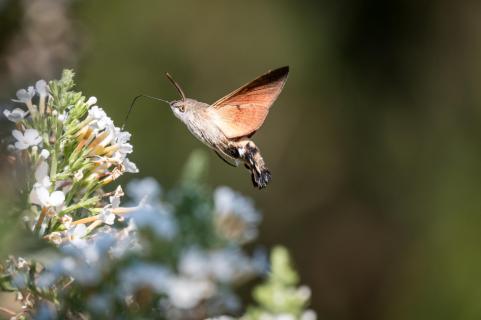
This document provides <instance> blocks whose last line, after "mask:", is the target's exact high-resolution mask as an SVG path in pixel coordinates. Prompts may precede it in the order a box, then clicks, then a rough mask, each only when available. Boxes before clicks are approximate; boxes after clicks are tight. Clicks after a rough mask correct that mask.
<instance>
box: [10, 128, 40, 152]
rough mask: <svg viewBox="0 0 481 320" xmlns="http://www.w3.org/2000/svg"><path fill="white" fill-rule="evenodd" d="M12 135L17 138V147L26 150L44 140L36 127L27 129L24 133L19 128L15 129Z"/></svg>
mask: <svg viewBox="0 0 481 320" xmlns="http://www.w3.org/2000/svg"><path fill="white" fill-rule="evenodd" d="M12 135H13V136H14V137H15V139H17V142H15V147H16V148H17V149H18V150H25V149H28V148H29V147H31V146H35V145H37V144H39V143H40V142H42V137H40V135H39V134H38V131H37V130H35V129H27V130H25V132H24V133H22V132H21V131H19V130H13V131H12Z"/></svg>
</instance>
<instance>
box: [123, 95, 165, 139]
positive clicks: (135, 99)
mask: <svg viewBox="0 0 481 320" xmlns="http://www.w3.org/2000/svg"><path fill="white" fill-rule="evenodd" d="M142 97H143V98H149V99H152V100H157V101H162V102H165V103H167V104H168V105H170V102H169V101H167V100H164V99H160V98H157V97H153V96H149V95H146V94H139V95H138V96H136V97H135V98H134V99H133V100H132V103H131V104H130V108H129V111H128V112H127V115H126V116H125V120H124V124H123V125H122V130H124V128H125V125H126V124H127V120H128V119H129V115H130V112H132V108H133V107H134V105H135V102H136V101H137V99H139V98H142Z"/></svg>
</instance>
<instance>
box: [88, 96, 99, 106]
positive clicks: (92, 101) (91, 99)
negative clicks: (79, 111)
mask: <svg viewBox="0 0 481 320" xmlns="http://www.w3.org/2000/svg"><path fill="white" fill-rule="evenodd" d="M85 103H86V104H87V105H88V106H89V107H90V106H93V105H94V104H96V103H97V98H96V97H90V98H88V100H87V102H85Z"/></svg>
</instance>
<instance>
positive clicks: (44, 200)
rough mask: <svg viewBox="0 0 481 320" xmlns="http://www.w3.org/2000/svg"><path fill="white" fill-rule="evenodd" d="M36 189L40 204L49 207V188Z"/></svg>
mask: <svg viewBox="0 0 481 320" xmlns="http://www.w3.org/2000/svg"><path fill="white" fill-rule="evenodd" d="M35 189H36V192H37V197H38V200H39V202H40V203H39V204H40V205H41V206H44V207H45V206H47V205H48V204H49V200H50V195H49V193H48V190H47V188H45V187H38V188H35Z"/></svg>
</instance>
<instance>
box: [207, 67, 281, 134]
mask: <svg viewBox="0 0 481 320" xmlns="http://www.w3.org/2000/svg"><path fill="white" fill-rule="evenodd" d="M288 73H289V67H282V68H279V69H276V70H273V71H269V72H267V73H266V74H264V75H262V76H260V77H258V78H257V79H255V80H253V81H251V82H249V83H248V84H246V85H244V86H242V87H240V88H239V89H237V90H235V91H234V92H232V93H230V94H228V95H226V96H225V97H223V98H222V99H220V100H218V101H216V102H214V103H213V104H212V106H211V107H210V108H211V111H214V110H215V114H216V116H215V117H214V121H215V123H216V125H217V126H218V127H219V128H220V129H221V130H222V132H224V134H225V135H226V136H227V137H228V138H240V137H244V136H248V135H251V134H253V133H254V132H255V131H256V130H257V129H259V128H260V127H261V126H262V124H263V123H264V120H265V119H266V117H267V114H268V113H269V108H270V107H271V106H272V104H273V103H274V101H275V100H276V99H277V97H278V96H279V94H280V93H281V91H282V88H283V87H284V84H285V83H286V80H287V74H288Z"/></svg>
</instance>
